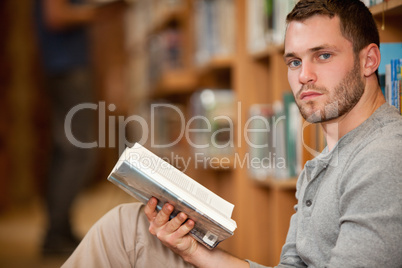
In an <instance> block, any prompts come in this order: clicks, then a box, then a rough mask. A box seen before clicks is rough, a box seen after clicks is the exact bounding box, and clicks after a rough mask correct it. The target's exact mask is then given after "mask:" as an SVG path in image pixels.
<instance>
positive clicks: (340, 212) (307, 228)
mask: <svg viewBox="0 0 402 268" xmlns="http://www.w3.org/2000/svg"><path fill="white" fill-rule="evenodd" d="M287 20H288V28H287V31H286V38H285V53H284V59H285V62H286V64H287V66H288V79H289V82H290V85H291V88H292V90H293V93H294V95H295V99H296V103H297V104H298V106H299V109H300V111H301V113H302V115H303V116H304V118H305V119H306V120H308V121H310V122H313V123H321V125H322V127H323V130H324V133H325V135H326V138H327V143H328V146H327V148H326V149H325V150H324V151H323V152H322V154H320V155H319V156H318V157H316V158H315V159H313V160H311V161H309V162H307V164H306V166H305V168H304V170H303V171H302V173H301V174H300V177H299V180H298V184H297V193H296V196H297V199H298V204H297V206H296V213H295V214H294V215H293V216H292V218H291V224H290V227H289V232H288V236H287V240H286V243H285V245H284V247H283V250H282V254H281V261H280V264H279V265H278V267H402V248H401V247H400V244H401V241H402V195H401V193H402V169H401V168H400V167H401V165H402V158H401V152H402V119H401V116H400V115H399V114H398V112H397V111H396V109H394V108H392V107H391V106H389V105H388V104H386V103H385V100H384V97H383V96H382V93H381V89H380V87H379V85H378V79H377V74H376V70H377V68H378V66H379V63H380V53H379V37H378V31H377V29H376V26H375V23H374V21H373V18H372V16H371V14H370V12H369V10H368V9H367V8H366V7H365V6H364V4H363V3H362V2H360V1H359V0H337V1H335V0H334V1H331V0H301V1H300V2H298V4H297V5H296V7H295V8H294V10H293V11H292V12H291V13H290V14H289V15H288V18H287ZM155 207H156V199H151V200H150V201H149V203H148V204H147V205H146V206H145V208H141V207H140V206H138V205H123V206H120V207H119V208H118V209H115V210H113V211H112V212H110V213H109V214H108V215H107V216H105V218H104V219H102V220H101V222H100V223H98V224H97V225H95V227H94V228H93V229H92V230H91V231H90V232H89V234H88V236H87V238H86V239H85V240H84V242H83V243H82V244H81V245H80V246H79V247H78V249H77V251H76V252H75V253H74V254H73V256H72V257H71V258H70V260H68V261H67V262H66V264H65V266H66V267H67V266H74V265H77V264H86V265H92V266H96V265H99V266H102V265H104V264H105V263H106V262H107V263H112V266H114V265H116V266H118V265H119V264H120V265H121V266H124V265H126V266H130V265H131V266H136V265H138V267H157V266H158V264H160V265H161V267H187V266H190V265H189V264H191V265H194V266H197V267H230V268H233V267H260V265H258V264H256V263H253V262H251V261H244V260H240V259H237V258H235V257H233V256H231V255H229V254H227V253H225V252H223V251H220V250H219V249H215V250H212V251H210V250H208V249H206V248H205V247H203V246H200V245H199V244H198V243H197V242H196V241H195V240H194V239H193V238H192V237H191V236H189V235H187V234H188V232H189V231H190V230H191V228H192V227H193V226H194V222H193V221H192V220H187V216H186V215H185V214H183V213H179V214H178V215H177V216H176V217H175V218H173V219H172V220H170V221H169V215H170V213H171V212H172V210H173V207H172V205H170V204H165V206H164V207H163V209H162V210H161V211H160V212H159V213H157V212H156V211H155ZM142 210H144V212H145V215H146V219H144V218H145V217H143V216H141V215H142V213H141V211H142ZM125 218H129V219H125ZM186 220H187V221H186ZM148 221H149V223H148ZM117 226H121V227H117ZM148 226H149V231H150V233H151V234H153V235H155V236H156V237H157V238H149V239H148V237H149V235H148V234H144V233H143V232H145V231H144V230H143V229H144V228H148ZM136 228H137V229H136ZM117 229H118V230H117ZM103 237H105V238H103ZM111 237H113V239H110V240H109V238H111ZM116 237H118V238H116ZM144 237H147V239H145V238H144ZM106 240H107V242H106ZM148 241H151V242H148ZM147 243H149V247H148V248H145V246H143V245H147ZM96 244H98V245H96ZM117 245H118V246H117ZM123 245H126V246H123ZM85 247H87V248H89V250H88V251H87V252H88V254H93V256H91V257H87V255H86V256H84V254H83V252H84V251H85V249H84V248H85ZM115 247H118V249H117V250H113V248H115ZM168 249H170V251H169V250H168ZM99 252H101V253H100V254H99ZM117 252H118V253H117ZM134 252H140V253H134ZM171 252H174V253H176V254H172V253H171ZM142 254H144V256H142ZM177 256H180V257H181V258H182V260H184V262H183V261H182V260H181V259H179V258H177ZM143 257H144V258H143ZM99 258H102V260H101V261H99V262H98V263H96V259H99ZM122 258H125V261H127V262H124V263H123V262H122V260H121V259H122ZM190 267H191V266H190Z"/></svg>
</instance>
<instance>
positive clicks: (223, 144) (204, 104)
mask: <svg viewBox="0 0 402 268" xmlns="http://www.w3.org/2000/svg"><path fill="white" fill-rule="evenodd" d="M235 105H236V103H235V93H234V92H233V90H231V89H203V90H199V91H197V92H195V93H193V95H192V96H191V109H192V111H191V113H192V114H191V115H192V118H191V122H190V123H189V128H191V129H192V130H191V131H190V132H191V133H190V139H189V142H190V145H191V147H192V148H193V150H194V152H195V153H198V154H203V155H204V156H206V157H232V156H233V155H234V153H235V146H234V131H235V130H234V126H235V122H236V109H235Z"/></svg>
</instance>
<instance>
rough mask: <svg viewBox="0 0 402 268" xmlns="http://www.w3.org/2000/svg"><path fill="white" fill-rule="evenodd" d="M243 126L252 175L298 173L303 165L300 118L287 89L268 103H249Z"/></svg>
mask: <svg viewBox="0 0 402 268" xmlns="http://www.w3.org/2000/svg"><path fill="white" fill-rule="evenodd" d="M247 129H248V136H247V138H248V141H249V154H250V157H249V158H250V161H251V163H250V165H249V167H250V168H249V174H250V176H251V177H252V178H254V179H258V180H264V179H266V178H267V177H274V178H276V179H288V178H293V177H295V176H298V174H299V173H300V172H301V170H302V164H303V157H302V156H303V152H302V150H303V141H302V119H301V116H300V112H299V109H298V107H297V105H296V103H295V101H294V97H293V94H292V93H291V92H286V93H284V94H283V100H282V101H276V102H274V103H273V104H272V105H270V104H254V105H252V106H251V107H250V111H249V119H248V126H247Z"/></svg>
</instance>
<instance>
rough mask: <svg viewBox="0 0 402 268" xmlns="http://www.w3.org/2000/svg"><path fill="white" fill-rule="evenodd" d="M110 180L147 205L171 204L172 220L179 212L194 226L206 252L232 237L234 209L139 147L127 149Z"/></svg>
mask: <svg viewBox="0 0 402 268" xmlns="http://www.w3.org/2000/svg"><path fill="white" fill-rule="evenodd" d="M108 180H110V181H111V182H113V183H114V184H116V185H117V186H119V187H120V188H122V189H123V190H124V191H126V192H127V193H129V194H130V195H132V196H133V197H135V198H136V199H137V200H139V201H141V202H143V203H144V204H145V203H147V202H148V200H149V199H150V198H151V197H152V196H154V197H156V198H157V199H158V200H159V203H158V209H161V208H162V206H163V204H165V203H167V202H168V203H170V204H172V205H173V206H174V207H175V211H174V212H173V213H172V217H174V216H175V215H177V214H178V213H179V212H180V211H182V212H184V213H186V214H187V215H188V216H189V218H190V219H192V220H193V221H194V222H195V227H194V228H193V229H192V230H191V232H190V235H192V236H193V237H194V238H195V239H197V240H198V241H199V242H200V243H202V244H203V245H205V246H206V247H207V248H209V249H212V248H214V247H216V246H217V245H218V244H219V243H220V242H221V241H223V240H225V239H226V238H228V237H230V236H232V235H233V232H234V230H235V229H236V227H237V226H236V222H235V221H234V220H232V219H231V216H232V211H233V208H234V205H233V204H231V203H229V202H228V201H226V200H224V199H222V198H221V197H219V196H218V195H216V194H215V193H213V192H212V191H210V190H208V189H207V188H205V187H204V186H202V185H201V184H199V183H198V182H196V181H194V180H193V179H191V178H190V177H189V176H187V175H186V174H184V173H183V172H181V171H180V170H178V169H176V168H175V167H173V166H172V165H170V164H169V163H168V162H166V161H164V160H163V159H161V158H159V157H158V156H156V155H155V154H153V153H152V152H150V151H149V150H147V149H146V148H144V147H143V146H141V145H140V144H138V143H136V144H135V145H134V146H133V147H131V148H126V149H125V151H124V152H123V154H122V155H121V156H120V158H119V160H118V161H117V163H116V165H115V167H114V168H113V170H112V172H111V173H110V175H109V177H108Z"/></svg>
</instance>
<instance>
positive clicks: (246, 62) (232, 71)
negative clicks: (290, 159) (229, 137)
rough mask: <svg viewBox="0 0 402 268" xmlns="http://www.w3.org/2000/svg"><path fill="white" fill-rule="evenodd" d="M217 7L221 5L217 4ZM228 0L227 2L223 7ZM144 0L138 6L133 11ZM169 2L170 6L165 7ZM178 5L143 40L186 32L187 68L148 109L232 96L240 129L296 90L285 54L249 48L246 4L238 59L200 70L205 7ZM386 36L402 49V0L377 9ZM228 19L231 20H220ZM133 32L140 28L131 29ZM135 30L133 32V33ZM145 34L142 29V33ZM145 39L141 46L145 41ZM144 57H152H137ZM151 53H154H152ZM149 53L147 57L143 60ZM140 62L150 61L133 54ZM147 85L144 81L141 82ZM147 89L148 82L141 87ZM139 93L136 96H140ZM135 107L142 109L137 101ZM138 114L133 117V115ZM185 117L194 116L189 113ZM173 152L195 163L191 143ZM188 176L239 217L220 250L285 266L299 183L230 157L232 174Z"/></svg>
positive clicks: (155, 85) (168, 80) (163, 81)
mask: <svg viewBox="0 0 402 268" xmlns="http://www.w3.org/2000/svg"><path fill="white" fill-rule="evenodd" d="M215 1H217V0H215ZM225 1H226V0H222V1H221V2H222V3H223V2H225ZM140 2H141V1H134V2H133V5H134V6H135V5H136V3H140ZM157 2H163V1H144V2H141V4H139V5H147V4H146V3H148V5H150V6H151V7H148V10H150V9H152V5H153V4H155V3H157ZM167 2H169V1H167ZM170 2H177V4H176V5H175V6H174V7H173V8H168V9H167V10H162V11H160V12H155V13H157V14H160V15H157V16H156V18H152V19H150V23H149V24H150V26H148V27H147V29H149V30H146V31H142V32H144V33H145V34H144V35H143V36H142V37H141V38H142V39H143V41H141V40H140V41H139V43H143V44H146V40H147V39H148V38H149V37H150V36H155V35H157V34H158V33H160V32H163V31H164V30H165V29H166V28H169V27H171V26H172V25H173V26H174V27H175V28H177V29H181V31H182V37H181V38H182V42H183V43H182V44H181V46H182V47H181V52H182V55H181V56H182V57H183V64H182V66H181V67H180V68H177V69H168V70H163V71H162V72H161V75H160V76H159V77H158V79H156V80H155V81H151V82H150V83H149V84H148V86H146V87H145V91H146V92H149V93H148V94H144V95H143V98H144V99H143V100H144V101H145V102H150V101H151V102H152V101H155V100H158V99H161V98H163V99H165V100H168V101H169V100H171V101H172V102H174V103H177V102H179V103H180V105H182V106H183V107H185V109H186V110H191V102H190V97H191V94H192V93H193V92H195V91H197V90H198V89H200V88H225V89H228V88H229V89H232V90H233V92H234V93H235V95H236V98H237V101H238V102H240V103H241V107H240V108H239V107H237V109H238V110H237V116H238V118H237V122H236V127H239V126H240V130H241V131H242V130H243V129H242V126H244V125H245V124H246V121H247V118H248V116H249V109H250V107H251V106H252V105H253V104H265V103H274V102H275V101H282V98H283V94H284V93H285V92H289V91H290V87H289V84H288V82H287V67H286V66H285V64H284V62H283V58H282V55H283V51H284V47H283V44H281V43H275V44H267V45H266V46H265V47H262V48H261V49H258V50H257V51H250V49H249V43H248V42H249V41H248V38H249V35H248V31H249V30H250V28H249V25H248V22H249V16H250V14H249V13H248V1H247V0H233V1H232V2H233V3H234V10H233V12H234V14H235V15H234V16H233V18H232V23H233V24H234V25H235V35H234V36H233V37H232V38H234V42H235V46H234V51H233V52H232V53H222V54H219V53H218V54H214V55H212V56H211V57H209V58H208V59H207V60H204V61H203V62H202V63H201V64H199V62H197V60H195V58H196V56H195V55H196V54H197V49H198V46H199V44H197V33H196V31H197V21H196V20H197V16H196V15H195V13H196V12H197V11H198V10H199V9H198V8H199V7H200V6H199V5H198V4H199V3H200V2H205V1H191V0H182V1H170ZM371 11H372V13H373V15H374V16H375V19H376V22H377V23H378V25H379V28H380V29H381V26H382V25H383V24H384V29H383V30H380V35H381V41H382V42H402V27H401V26H402V25H401V20H400V17H401V16H402V0H389V1H387V2H384V3H382V4H379V5H376V6H373V7H371ZM221 17H229V16H221ZM133 28H135V27H133ZM134 30H135V29H134ZM140 32H141V30H140ZM141 38H140V39H141ZM138 51H140V52H139V53H143V52H144V51H146V50H138ZM148 53H149V52H148ZM146 55H147V53H145V56H146ZM136 56H144V55H143V54H142V55H139V54H133V58H134V59H135V57H136ZM142 79H144V78H142ZM139 84H145V85H147V83H139ZM134 90H136V89H134ZM135 102H138V100H136V101H135ZM134 112H135V111H134ZM186 116H187V117H189V116H191V114H190V113H186ZM241 131H240V132H236V134H235V136H236V137H235V140H236V154H237V155H238V156H239V158H240V159H243V158H244V157H245V156H246V155H247V154H248V152H249V148H248V147H247V146H246V141H245V137H244V135H242V134H241ZM303 135H304V140H303V141H304V143H305V144H306V145H308V146H309V147H310V148H311V149H312V150H313V151H320V150H322V148H323V142H322V137H321V136H320V135H321V134H320V131H319V129H318V128H317V127H316V126H313V125H309V126H307V127H305V128H304V131H303ZM175 151H177V152H179V153H181V154H183V155H186V156H187V157H194V154H193V153H192V151H191V148H190V147H189V145H188V144H187V143H186V142H183V143H181V145H180V148H176V149H175ZM311 158H313V155H312V154H311V153H310V152H309V151H308V150H303V152H302V162H303V163H304V162H305V161H307V160H309V159H311ZM186 173H187V174H188V175H189V176H191V177H193V178H195V179H196V180H198V181H199V182H200V183H202V184H203V185H204V186H206V187H207V188H209V189H211V190H212V191H214V192H216V193H217V194H219V195H221V196H222V197H223V198H225V199H227V200H229V201H230V202H232V203H234V204H235V209H234V215H233V218H234V219H235V220H236V221H237V224H238V229H237V230H236V231H235V235H234V236H233V237H232V238H229V239H228V240H226V241H225V242H223V243H222V244H221V245H220V246H221V247H222V248H223V249H225V250H227V251H229V252H230V253H232V254H234V255H236V256H238V257H240V258H248V259H251V260H254V261H256V262H259V263H261V264H264V265H269V266H273V265H276V264H277V263H278V261H279V257H280V252H281V249H282V246H283V243H284V241H285V238H286V234H287V230H288V226H289V220H290V217H291V215H292V214H293V212H294V210H293V206H294V205H295V204H296V199H295V191H296V181H297V178H296V177H290V178H286V179H281V180H279V179H277V178H275V177H271V176H269V177H267V178H265V179H264V180H256V179H253V178H251V177H250V174H249V172H248V171H247V169H246V168H241V167H239V165H238V163H237V162H236V160H235V159H233V158H230V164H229V165H228V168H222V169H219V168H217V169H211V168H209V169H202V168H194V165H193V168H191V169H189V170H186Z"/></svg>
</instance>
